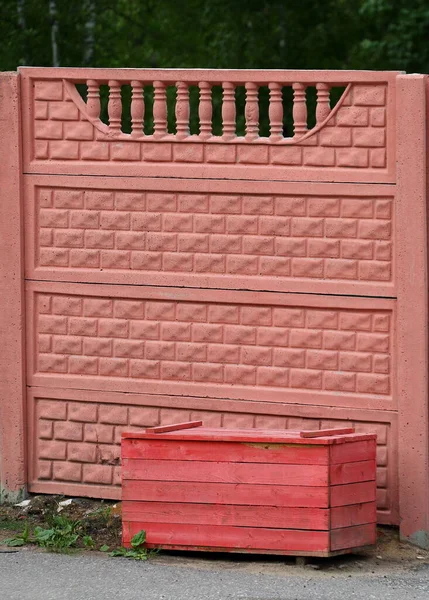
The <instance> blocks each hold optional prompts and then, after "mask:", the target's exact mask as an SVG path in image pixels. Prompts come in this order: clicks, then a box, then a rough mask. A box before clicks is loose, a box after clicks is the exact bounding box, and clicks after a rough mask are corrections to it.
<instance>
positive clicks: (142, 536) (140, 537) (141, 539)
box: [131, 529, 146, 548]
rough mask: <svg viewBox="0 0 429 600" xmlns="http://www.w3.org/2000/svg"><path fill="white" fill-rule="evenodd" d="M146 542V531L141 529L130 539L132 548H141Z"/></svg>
mask: <svg viewBox="0 0 429 600" xmlns="http://www.w3.org/2000/svg"><path fill="white" fill-rule="evenodd" d="M145 541H146V531H145V530H144V529H142V530H141V531H139V532H138V533H136V535H134V536H133V537H132V538H131V546H132V547H133V548H138V547H139V546H142V545H143V544H144V543H145Z"/></svg>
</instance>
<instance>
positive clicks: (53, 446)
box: [32, 397, 397, 520]
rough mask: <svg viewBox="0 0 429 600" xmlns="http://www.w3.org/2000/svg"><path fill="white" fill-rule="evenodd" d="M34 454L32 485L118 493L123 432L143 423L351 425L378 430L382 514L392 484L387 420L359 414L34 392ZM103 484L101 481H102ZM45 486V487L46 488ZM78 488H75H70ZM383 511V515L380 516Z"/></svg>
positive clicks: (389, 500) (388, 503) (392, 461)
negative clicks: (144, 402) (148, 402)
mask: <svg viewBox="0 0 429 600" xmlns="http://www.w3.org/2000/svg"><path fill="white" fill-rule="evenodd" d="M34 410H35V416H36V428H37V441H36V455H35V457H34V462H33V467H32V468H33V475H34V481H33V482H32V484H33V485H35V486H36V489H37V490H43V489H44V485H46V484H48V485H52V484H54V485H56V486H61V487H62V489H65V490H67V489H68V486H70V485H71V484H79V485H89V486H91V487H90V488H86V493H88V492H87V490H91V489H93V490H94V491H93V493H94V494H95V495H98V496H100V495H101V496H103V492H106V489H105V488H104V486H114V488H113V490H112V492H110V497H111V496H112V495H113V497H119V493H120V491H119V490H118V491H117V492H116V491H115V489H118V487H119V486H120V483H121V475H120V439H121V433H122V431H124V430H127V431H130V430H132V431H139V430H142V429H144V428H146V427H152V426H156V425H161V424H162V425H166V424H171V423H176V422H182V421H188V420H196V419H197V420H199V419H201V420H203V421H204V425H206V426H208V427H210V426H211V427H225V428H245V429H249V428H254V427H256V428H263V429H294V430H296V429H323V428H333V427H344V426H345V427H350V426H354V427H355V428H356V431H358V432H371V433H377V444H378V445H377V507H378V510H379V515H380V517H381V519H382V520H388V519H389V516H388V515H389V513H390V511H391V509H392V503H393V501H394V496H395V489H396V485H397V482H396V473H395V469H394V467H395V462H396V459H395V455H394V446H393V439H392V430H391V424H390V423H388V422H365V420H364V419H363V418H361V419H356V420H345V419H341V418H335V419H332V418H329V417H326V416H324V411H323V409H321V412H320V416H319V417H318V418H315V417H313V418H305V417H302V416H297V415H294V411H293V408H290V409H289V414H288V415H269V414H263V413H257V412H255V413H254V414H249V413H248V412H231V411H228V410H226V409H223V410H222V408H221V407H219V409H218V410H203V409H196V408H193V409H191V408H166V407H160V406H156V405H155V406H138V405H133V404H121V405H116V404H106V403H103V402H102V401H100V402H88V401H85V402H82V401H73V400H63V399H52V398H49V399H46V398H43V397H42V398H37V399H36V402H35V407H34ZM100 486H101V487H100ZM46 489H47V488H46ZM73 489H74V490H75V489H79V488H73ZM383 515H384V519H383Z"/></svg>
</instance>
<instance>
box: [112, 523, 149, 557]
mask: <svg viewBox="0 0 429 600" xmlns="http://www.w3.org/2000/svg"><path fill="white" fill-rule="evenodd" d="M145 542H146V532H145V531H144V530H143V529H142V530H141V531H139V532H138V533H136V535H134V536H133V537H132V538H131V548H117V549H115V550H112V552H110V554H109V556H113V557H118V556H121V557H123V558H132V559H134V560H147V559H148V558H149V556H150V555H151V554H152V552H148V551H147V549H146V548H145V547H144V544H145Z"/></svg>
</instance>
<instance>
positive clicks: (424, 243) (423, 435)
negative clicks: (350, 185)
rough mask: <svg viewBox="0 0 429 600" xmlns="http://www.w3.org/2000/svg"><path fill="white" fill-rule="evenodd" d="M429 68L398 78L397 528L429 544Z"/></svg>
mask: <svg viewBox="0 0 429 600" xmlns="http://www.w3.org/2000/svg"><path fill="white" fill-rule="evenodd" d="M427 86H428V77H427V76H426V75H399V76H398V78H397V121H396V122H397V127H396V142H397V156H396V165H397V197H396V219H397V221H396V222H397V239H396V244H397V269H396V272H397V286H398V314H397V349H398V354H397V356H398V358H397V368H396V372H397V397H398V411H399V415H398V417H399V419H398V422H399V440H398V455H399V511H400V532H401V537H402V538H403V539H407V540H409V541H410V542H413V543H414V544H417V545H418V546H420V547H422V548H429V449H428V437H429V435H428V434H429V405H428V239H427V99H426V95H427Z"/></svg>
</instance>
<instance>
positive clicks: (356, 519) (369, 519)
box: [313, 502, 377, 529]
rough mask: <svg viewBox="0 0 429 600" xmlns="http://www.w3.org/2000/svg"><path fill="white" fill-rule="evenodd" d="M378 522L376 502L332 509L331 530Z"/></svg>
mask: <svg viewBox="0 0 429 600" xmlns="http://www.w3.org/2000/svg"><path fill="white" fill-rule="evenodd" d="M313 510H314V509H313ZM376 521H377V505H376V503H375V502H365V503H364V504H350V505H349V506H337V507H335V508H331V529H339V528H340V527H352V526H354V525H363V524H364V523H375V522H376Z"/></svg>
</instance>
